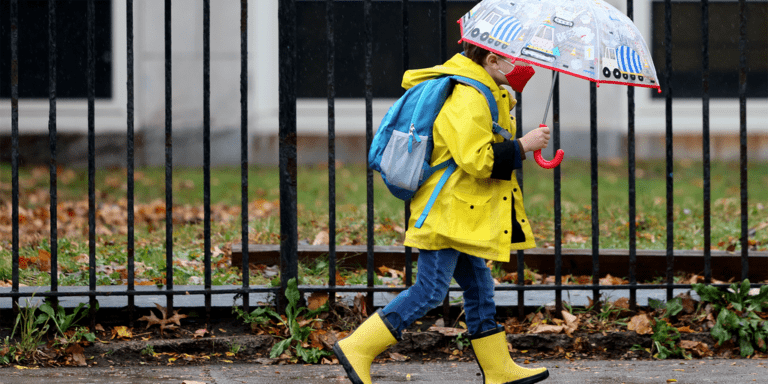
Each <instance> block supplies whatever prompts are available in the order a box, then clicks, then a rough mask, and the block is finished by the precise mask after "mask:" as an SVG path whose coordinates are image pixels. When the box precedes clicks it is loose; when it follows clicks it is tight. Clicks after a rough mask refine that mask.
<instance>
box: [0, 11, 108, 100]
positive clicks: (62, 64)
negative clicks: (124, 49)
mask: <svg viewBox="0 0 768 384" xmlns="http://www.w3.org/2000/svg"><path fill="white" fill-rule="evenodd" d="M18 4H19V8H18V9H19V13H18V15H19V18H18V23H19V34H18V36H19V40H18V55H19V56H18V57H19V97H20V98H29V99H34V98H45V99H47V98H48V1H47V0H25V1H19V2H18ZM86 7H87V2H85V1H82V0H59V1H57V2H56V46H57V58H56V65H57V69H56V95H57V97H59V98H86V97H88V90H87V83H88V82H87V64H88V51H87V47H86V40H87V36H86V34H87V19H86V10H87V8H86ZM10 9H11V2H10V0H0V42H1V43H0V98H10V97H11V85H10V78H11V60H10V58H11V28H10V27H11V21H10ZM95 13H96V15H95V16H96V24H95V26H94V29H95V42H94V43H95V47H96V57H95V59H96V72H95V76H96V84H95V85H96V97H97V98H102V99H103V98H111V97H112V2H111V0H96V1H95Z"/></svg>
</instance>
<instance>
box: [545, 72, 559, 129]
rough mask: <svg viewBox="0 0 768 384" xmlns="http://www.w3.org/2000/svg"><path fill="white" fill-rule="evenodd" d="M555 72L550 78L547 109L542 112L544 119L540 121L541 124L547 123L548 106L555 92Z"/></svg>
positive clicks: (556, 73)
mask: <svg viewBox="0 0 768 384" xmlns="http://www.w3.org/2000/svg"><path fill="white" fill-rule="evenodd" d="M553 72H555V75H554V76H552V86H551V87H550V88H549V98H547V108H546V109H545V110H544V119H542V120H541V124H542V125H543V124H546V123H547V113H549V104H550V103H551V102H552V94H553V93H554V92H555V83H556V82H557V75H558V74H559V72H557V71H553Z"/></svg>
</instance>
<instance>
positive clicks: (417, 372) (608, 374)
mask: <svg viewBox="0 0 768 384" xmlns="http://www.w3.org/2000/svg"><path fill="white" fill-rule="evenodd" d="M529 366H531V367H534V366H545V367H547V368H548V369H549V371H550V377H549V379H547V380H545V381H543V382H542V383H544V384H564V383H596V384H608V383H611V384H614V383H615V384H619V383H623V384H651V383H654V384H655V383H667V382H674V381H671V380H677V381H676V382H677V383H681V384H684V383H695V384H708V383H724V384H726V383H727V384H732V383H768V360H741V359H740V360H717V359H705V360H690V361H685V360H665V361H596V360H595V361H584V360H581V361H567V360H547V361H540V362H536V363H534V364H530V365H529ZM372 375H373V380H374V383H377V384H391V383H405V382H412V383H440V384H459V383H461V384H465V383H478V384H479V383H482V377H481V375H480V370H479V369H478V367H477V365H476V364H474V363H454V362H429V363H412V362H405V363H387V364H374V366H373V368H372ZM409 375H410V376H409ZM668 380H669V381H668ZM35 381H39V382H48V381H54V382H56V383H57V384H69V383H72V384H74V383H78V384H79V383H99V384H101V383H104V384H107V383H109V384H112V383H114V384H122V383H138V384H143V383H176V384H181V383H183V382H185V381H186V382H187V383H190V382H198V383H208V384H230V383H238V384H239V383H248V384H250V383H270V384H271V383H275V384H276V383H317V384H322V383H349V380H347V378H346V375H345V373H344V370H343V369H342V368H341V366H340V365H258V364H250V365H249V364H229V365H205V366H197V367H130V368H101V367H100V368H95V367H94V368H46V369H35V370H29V369H24V370H19V369H14V368H3V369H0V384H26V383H30V382H35Z"/></svg>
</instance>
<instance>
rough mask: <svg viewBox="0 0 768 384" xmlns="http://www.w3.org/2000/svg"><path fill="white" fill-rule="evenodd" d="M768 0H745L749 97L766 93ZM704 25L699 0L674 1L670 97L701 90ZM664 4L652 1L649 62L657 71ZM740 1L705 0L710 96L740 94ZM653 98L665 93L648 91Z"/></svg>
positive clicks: (662, 59)
mask: <svg viewBox="0 0 768 384" xmlns="http://www.w3.org/2000/svg"><path fill="white" fill-rule="evenodd" d="M766 20H768V1H749V2H747V50H746V53H745V54H746V58H747V97H768V23H766ZM701 28H702V25H701V4H700V3H699V2H674V3H672V72H671V74H670V76H671V78H670V86H671V87H672V90H673V93H672V94H673V95H674V97H683V98H686V97H687V98H700V97H701V96H702V94H703V91H702V85H701V81H702V80H701V77H702V73H703V72H702V68H701V66H702V57H703V56H702V29H701ZM665 49H666V47H665V46H664V3H663V2H660V1H656V2H654V3H653V62H654V64H655V65H656V70H657V71H658V73H659V76H660V77H662V74H663V73H664V70H665V68H666V62H665ZM739 55H740V52H739V4H738V2H736V1H727V2H710V3H709V73H710V75H709V95H710V96H711V97H715V98H736V97H739ZM652 95H653V97H656V98H663V97H665V96H664V94H659V93H657V92H656V91H653V92H652Z"/></svg>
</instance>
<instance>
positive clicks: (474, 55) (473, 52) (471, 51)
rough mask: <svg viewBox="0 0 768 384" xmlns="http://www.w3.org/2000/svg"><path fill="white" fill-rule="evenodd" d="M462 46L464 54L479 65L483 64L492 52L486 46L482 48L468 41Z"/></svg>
mask: <svg viewBox="0 0 768 384" xmlns="http://www.w3.org/2000/svg"><path fill="white" fill-rule="evenodd" d="M462 46H463V48H464V54H465V55H466V56H467V57H468V58H469V59H470V60H472V61H474V62H475V63H477V64H478V65H483V61H485V58H486V57H487V56H488V55H489V54H490V53H491V52H490V51H488V50H487V49H485V48H480V47H478V46H477V45H474V44H471V43H468V42H466V41H465V42H463V43H462Z"/></svg>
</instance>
